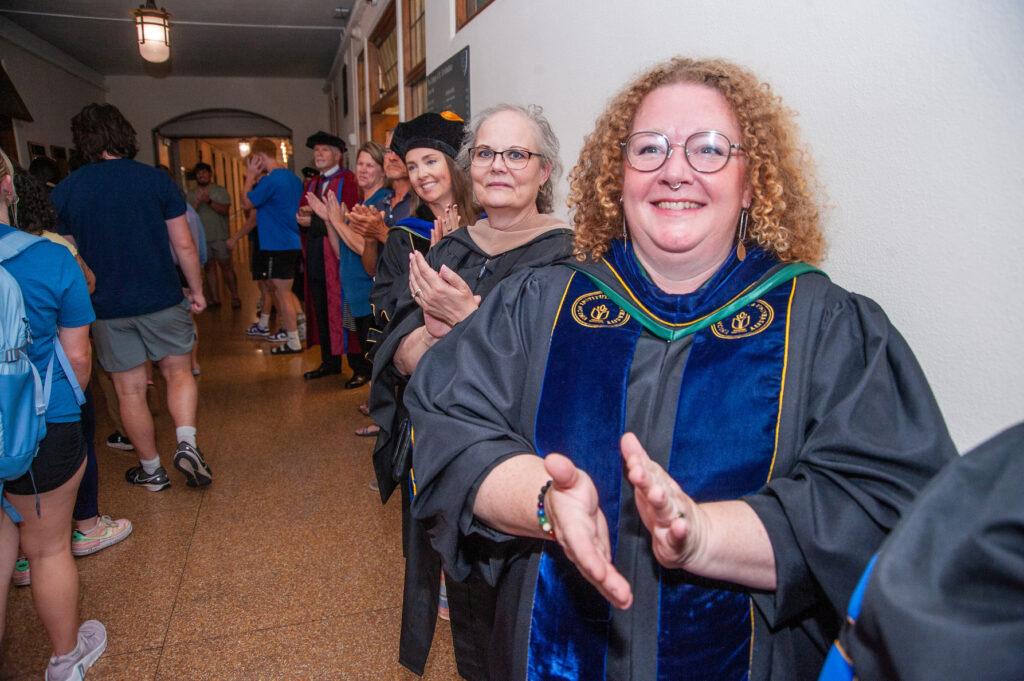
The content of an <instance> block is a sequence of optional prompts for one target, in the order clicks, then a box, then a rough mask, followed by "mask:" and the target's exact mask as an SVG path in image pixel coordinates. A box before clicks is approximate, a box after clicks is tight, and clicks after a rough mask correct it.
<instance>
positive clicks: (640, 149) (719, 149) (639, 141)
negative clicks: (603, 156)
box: [619, 130, 743, 173]
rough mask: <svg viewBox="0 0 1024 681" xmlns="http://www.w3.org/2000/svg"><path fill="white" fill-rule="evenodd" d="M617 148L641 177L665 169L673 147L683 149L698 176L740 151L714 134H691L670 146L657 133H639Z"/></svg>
mask: <svg viewBox="0 0 1024 681" xmlns="http://www.w3.org/2000/svg"><path fill="white" fill-rule="evenodd" d="M619 144H620V145H621V146H622V148H623V150H624V151H625V153H626V162H627V163H629V166H630V167H631V168H633V170H638V171H640V172H641V173H651V172H654V171H655V170H657V169H658V168H660V167H662V166H663V165H665V162H666V161H668V159H669V158H670V157H671V156H672V148H673V147H682V148H683V153H684V155H685V156H686V162H687V163H689V164H690V167H691V168H693V169H694V170H696V171H697V172H698V173H717V172H718V171H719V170H721V169H722V168H724V167H725V164H726V163H728V162H729V159H730V158H731V157H732V155H733V154H734V153H742V152H743V147H741V146H740V145H738V144H733V143H732V142H731V141H729V138H728V137H726V136H725V135H724V134H722V133H720V132H718V131H717V130H702V131H701V132H695V133H693V134H692V135H690V136H689V137H687V138H686V141H685V142H671V141H669V139H668V137H666V136H665V135H663V134H662V133H660V132H654V131H653V130H641V131H639V132H634V133H633V134H632V135H630V136H629V137H627V138H626V141H625V142H620V143H619Z"/></svg>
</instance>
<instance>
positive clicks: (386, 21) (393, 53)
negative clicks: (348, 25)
mask: <svg viewBox="0 0 1024 681" xmlns="http://www.w3.org/2000/svg"><path fill="white" fill-rule="evenodd" d="M370 42H371V43H372V44H373V46H374V48H375V49H374V52H375V54H374V57H375V59H374V62H376V63H374V62H370V63H371V67H372V66H376V68H375V69H371V70H373V71H376V73H375V74H374V75H375V76H376V79H375V80H376V81H377V82H376V83H375V84H374V83H371V86H372V85H376V88H374V89H371V91H370V101H371V103H372V104H373V108H374V110H377V104H378V103H379V102H380V100H382V99H385V98H386V97H387V96H388V95H390V94H392V93H393V92H395V91H397V88H398V33H397V32H396V31H395V6H394V5H391V6H390V7H389V8H388V10H387V11H386V12H385V13H384V17H383V18H382V19H381V20H380V23H378V24H377V28H376V29H374V32H373V36H372V37H371V39H370Z"/></svg>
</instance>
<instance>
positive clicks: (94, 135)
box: [71, 104, 139, 163]
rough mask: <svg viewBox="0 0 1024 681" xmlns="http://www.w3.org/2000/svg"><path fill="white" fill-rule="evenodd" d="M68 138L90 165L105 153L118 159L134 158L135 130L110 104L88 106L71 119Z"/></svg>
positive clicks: (136, 145) (136, 149)
mask: <svg viewBox="0 0 1024 681" xmlns="http://www.w3.org/2000/svg"><path fill="white" fill-rule="evenodd" d="M71 137H72V139H73V140H74V142H75V146H76V147H78V150H79V151H81V152H82V156H84V157H85V160H86V161H88V162H90V163H92V162H93V161H99V160H102V158H103V152H104V151H105V152H107V153H109V154H110V155H112V156H117V157H118V158H135V154H136V153H138V150H139V149H138V144H137V142H136V140H135V128H133V127H132V124H131V123H129V122H128V121H127V120H126V119H125V117H124V116H123V115H122V114H121V111H120V110H119V109H118V108H117V107H116V106H114V105H113V104H87V105H86V106H85V107H84V108H83V109H82V110H81V111H79V112H78V113H77V114H76V115H75V117H74V118H72V119H71Z"/></svg>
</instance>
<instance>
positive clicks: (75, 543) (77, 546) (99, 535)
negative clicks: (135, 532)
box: [71, 515, 132, 556]
mask: <svg viewBox="0 0 1024 681" xmlns="http://www.w3.org/2000/svg"><path fill="white" fill-rule="evenodd" d="M131 533H132V521H130V520H125V519H124V518H121V519H120V520H111V519H110V516H108V515H101V516H100V517H99V520H98V521H97V522H96V527H94V528H93V529H91V530H89V531H88V532H80V531H78V530H74V531H73V532H72V533H71V555H73V556H88V555H89V554H90V553H96V552H97V551H99V550H100V549H105V548H107V547H108V546H113V545H114V544H116V543H117V542H119V541H121V540H123V539H127V538H128V535H129V534H131Z"/></svg>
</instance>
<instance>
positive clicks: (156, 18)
mask: <svg viewBox="0 0 1024 681" xmlns="http://www.w3.org/2000/svg"><path fill="white" fill-rule="evenodd" d="M132 14H133V15H135V28H136V30H137V31H138V40H139V54H141V55H142V58H143V59H145V60H146V61H149V62H153V63H154V64H159V63H161V62H165V61H167V59H168V58H169V57H170V56H171V15H170V14H169V13H168V12H167V10H165V9H164V8H162V7H161V8H160V9H157V8H156V3H155V2H154V0H147V1H146V4H145V5H139V8H138V9H133V10H132Z"/></svg>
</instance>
